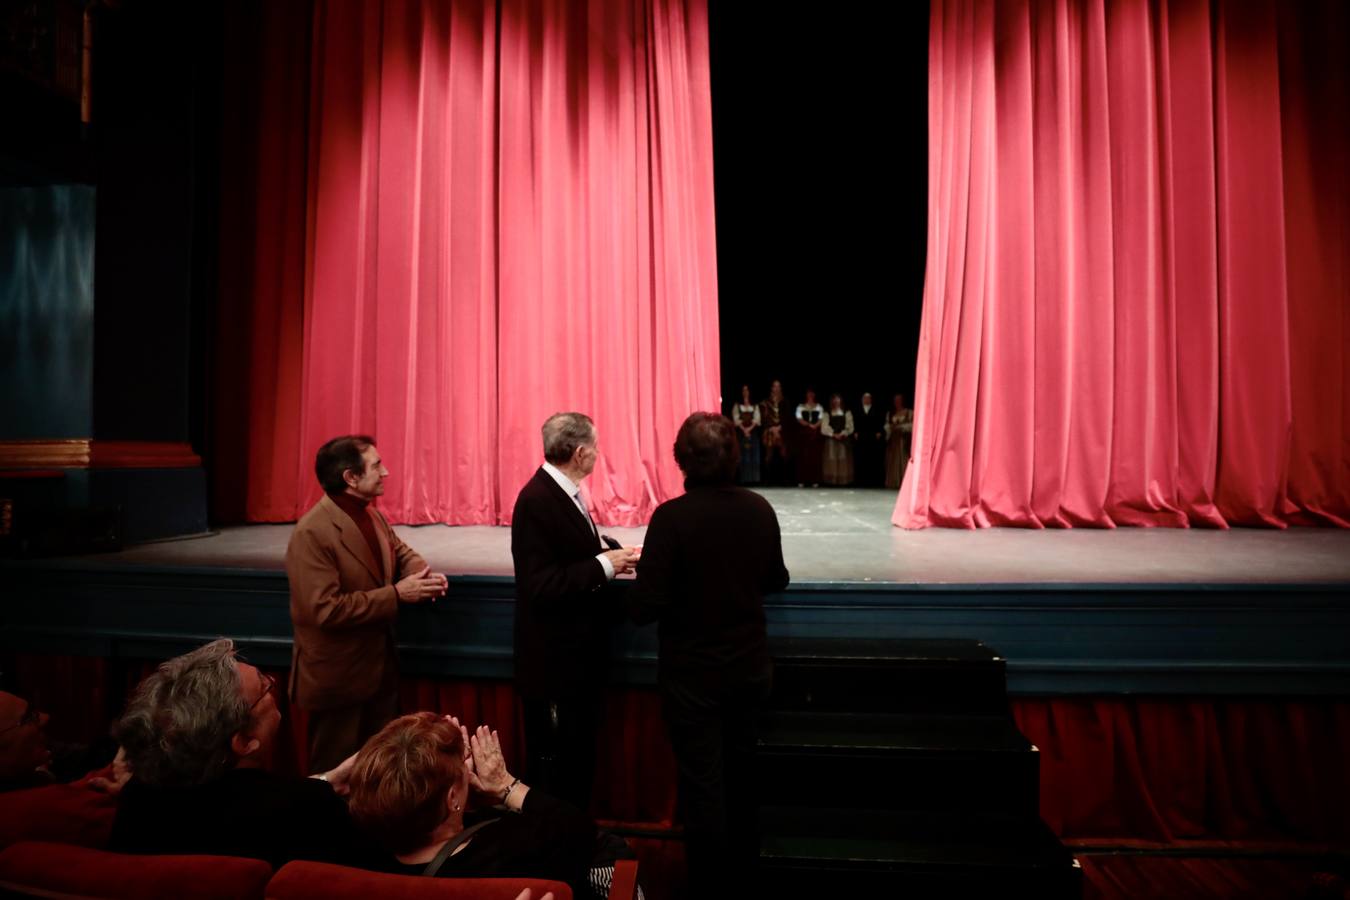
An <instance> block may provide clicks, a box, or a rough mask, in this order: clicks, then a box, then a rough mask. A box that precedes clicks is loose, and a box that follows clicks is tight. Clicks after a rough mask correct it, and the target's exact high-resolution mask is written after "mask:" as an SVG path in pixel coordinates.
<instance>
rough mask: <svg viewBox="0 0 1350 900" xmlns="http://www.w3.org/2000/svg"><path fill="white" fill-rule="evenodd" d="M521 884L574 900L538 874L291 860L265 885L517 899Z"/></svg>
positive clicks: (272, 894) (285, 891) (276, 890)
mask: <svg viewBox="0 0 1350 900" xmlns="http://www.w3.org/2000/svg"><path fill="white" fill-rule="evenodd" d="M525 888H530V889H531V894H532V895H533V896H534V897H535V898H536V900H537V898H539V897H542V896H543V895H544V894H545V893H547V892H548V891H552V892H553V896H554V898H556V900H572V889H571V888H569V887H568V886H567V885H566V884H563V883H562V882H561V881H545V880H544V879H542V878H418V877H416V876H412V875H385V874H381V873H379V872H366V871H363V870H361V869H349V868H347V867H346V866H332V865H328V864H327V863H315V862H292V863H287V864H286V865H284V866H282V867H281V871H280V872H278V873H277V874H276V877H275V878H273V879H272V881H271V882H270V883H269V884H268V885H267V900H367V898H370V897H380V898H385V900H516V897H517V896H518V895H519V894H520V892H521V891H523V890H525Z"/></svg>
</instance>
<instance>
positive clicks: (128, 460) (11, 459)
mask: <svg viewBox="0 0 1350 900" xmlns="http://www.w3.org/2000/svg"><path fill="white" fill-rule="evenodd" d="M201 464H202V459H201V457H200V456H198V455H197V454H196V453H193V452H192V447H191V445H189V444H186V443H178V442H173V441H103V440H90V439H89V438H70V439H66V440H37V441H0V469H191V468H196V467H197V466H200V465H201Z"/></svg>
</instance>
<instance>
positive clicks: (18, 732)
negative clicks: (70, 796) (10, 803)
mask: <svg viewBox="0 0 1350 900" xmlns="http://www.w3.org/2000/svg"><path fill="white" fill-rule="evenodd" d="M49 718H50V717H49V716H48V715H47V714H46V713H45V712H42V711H41V710H39V709H38V708H37V706H36V705H34V704H33V703H31V702H29V701H26V700H24V699H23V698H22V697H16V696H14V695H13V694H7V693H5V692H4V691H0V793H4V792H6V791H16V790H23V789H25V788H34V787H44V786H46V785H49V784H64V783H66V782H70V781H74V780H76V779H82V780H84V781H86V782H88V783H89V785H90V786H92V787H94V788H95V789H96V790H106V791H107V792H109V793H116V790H117V788H118V787H120V785H118V784H116V783H115V776H114V773H113V771H112V770H111V769H108V770H107V771H93V770H99V769H103V768H104V767H106V766H108V765H109V761H110V760H111V759H112V758H113V754H114V752H116V749H117V748H116V747H114V746H113V745H112V743H111V742H110V741H108V740H107V739H106V738H105V739H104V740H102V741H98V742H96V743H95V744H94V745H92V746H84V745H80V744H65V743H53V742H52V741H51V739H50V737H49V736H48V734H47V722H48V721H49ZM118 761H119V763H120V761H121V757H120V755H119V757H118ZM119 771H120V770H119Z"/></svg>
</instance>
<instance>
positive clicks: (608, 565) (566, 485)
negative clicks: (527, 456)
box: [544, 460, 614, 581]
mask: <svg viewBox="0 0 1350 900" xmlns="http://www.w3.org/2000/svg"><path fill="white" fill-rule="evenodd" d="M544 471H545V472H547V473H548V475H549V477H550V478H552V479H553V480H554V481H556V482H558V487H560V488H562V489H563V493H565V494H566V495H567V496H569V497H571V498H572V502H573V503H574V504H576V507H577V512H579V513H581V517H582V518H583V519H585V520H586V527H587V528H589V529H590V530H591V532H592V533H593V534H594V535H595V536H596V538H595V540H596V543H597V544H598V543H599V542H600V532H599V531H597V530H596V528H595V523H594V522H592V521H591V514H590V512H589V511H587V509H586V502H585V501H584V500H582V499H581V485H579V484H577V483H576V482H574V481H573V480H572V479H570V478H568V477H567V476H566V475H564V474H563V473H562V470H561V469H559V468H558V467H557V466H555V465H553V463H551V462H548V461H547V460H545V461H544ZM595 558H596V559H598V560H600V566H601V568H603V569H604V570H605V577H606V578H608V579H609V580H610V581H613V580H614V563H612V562H610V561H609V557H608V556H606V555H605V552H604V551H601V552H599V553H597V554H595Z"/></svg>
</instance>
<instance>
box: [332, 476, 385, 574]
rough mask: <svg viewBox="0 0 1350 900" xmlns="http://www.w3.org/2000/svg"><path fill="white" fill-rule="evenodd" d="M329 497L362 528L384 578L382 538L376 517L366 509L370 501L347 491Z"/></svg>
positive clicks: (362, 533) (376, 566)
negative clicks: (377, 527) (378, 531)
mask: <svg viewBox="0 0 1350 900" xmlns="http://www.w3.org/2000/svg"><path fill="white" fill-rule="evenodd" d="M328 497H329V499H331V500H332V501H333V502H334V503H336V504H337V506H338V509H340V510H342V511H343V512H345V513H346V514H347V515H349V516H351V519H352V521H353V522H355V523H356V527H357V528H360V529H361V536H362V537H364V538H365V539H366V543H367V544H369V545H370V555H371V556H373V557H375V568H377V569H379V571H380V577H381V578H384V577H385V572H384V554H383V553H381V552H380V539H379V538H378V537H376V536H375V519H374V517H372V516H371V514H370V511H369V510H368V509H366V507H367V506H369V505H370V501H369V500H362V499H361V498H360V497H353V496H352V495H351V494H348V493H346V492H345V491H344V492H343V493H341V494H329V495H328Z"/></svg>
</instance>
